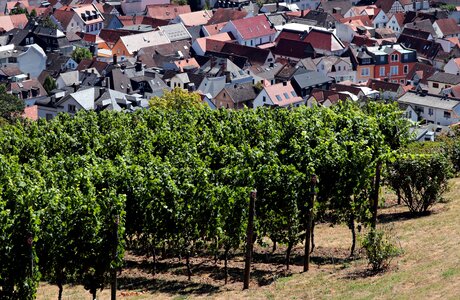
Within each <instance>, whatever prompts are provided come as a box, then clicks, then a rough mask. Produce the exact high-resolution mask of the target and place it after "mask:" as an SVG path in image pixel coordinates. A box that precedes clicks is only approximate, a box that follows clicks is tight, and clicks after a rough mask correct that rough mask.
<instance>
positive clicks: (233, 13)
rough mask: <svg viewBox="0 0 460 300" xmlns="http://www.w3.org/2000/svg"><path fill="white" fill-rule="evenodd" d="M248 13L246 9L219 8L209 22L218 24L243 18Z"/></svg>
mask: <svg viewBox="0 0 460 300" xmlns="http://www.w3.org/2000/svg"><path fill="white" fill-rule="evenodd" d="M247 14H248V13H247V12H246V11H244V10H237V9H232V8H218V9H217V10H216V11H215V12H214V14H213V16H212V17H211V19H209V21H208V24H217V23H222V22H228V21H232V20H238V19H243V18H244V17H246V15H247Z"/></svg>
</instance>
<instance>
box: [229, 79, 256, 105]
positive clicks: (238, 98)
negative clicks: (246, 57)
mask: <svg viewBox="0 0 460 300" xmlns="http://www.w3.org/2000/svg"><path fill="white" fill-rule="evenodd" d="M225 91H226V92H227V94H228V95H229V96H230V97H231V98H232V99H233V102H234V103H242V102H247V101H251V100H254V99H255V98H256V97H257V92H256V90H255V88H254V86H253V84H252V82H248V83H242V84H228V85H227V86H226V87H225Z"/></svg>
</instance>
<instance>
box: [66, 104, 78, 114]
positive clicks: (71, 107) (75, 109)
mask: <svg viewBox="0 0 460 300" xmlns="http://www.w3.org/2000/svg"><path fill="white" fill-rule="evenodd" d="M67 111H68V112H69V113H75V112H76V111H77V108H76V107H75V105H72V104H69V106H67Z"/></svg>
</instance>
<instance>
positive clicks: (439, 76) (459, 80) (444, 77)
mask: <svg viewBox="0 0 460 300" xmlns="http://www.w3.org/2000/svg"><path fill="white" fill-rule="evenodd" d="M427 81H428V93H430V94H435V95H439V94H440V93H441V92H442V91H443V90H445V89H448V88H451V87H453V86H455V85H457V84H460V75H457V74H449V73H445V72H437V73H435V74H433V75H431V76H430V77H429V78H428V79H427Z"/></svg>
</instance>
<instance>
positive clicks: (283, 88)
mask: <svg viewBox="0 0 460 300" xmlns="http://www.w3.org/2000/svg"><path fill="white" fill-rule="evenodd" d="M264 90H265V92H267V95H268V97H270V99H271V100H272V101H273V102H274V103H275V104H278V105H279V106H288V105H291V104H294V103H297V102H300V101H302V97H299V96H296V97H294V96H292V92H294V93H295V91H294V88H293V87H292V85H291V83H290V82H289V81H288V82H284V83H283V82H282V83H277V84H274V85H271V86H267V87H265V88H264ZM286 95H287V97H286ZM296 95H297V94H296ZM277 96H278V97H279V98H280V99H281V100H280V99H278V97H277Z"/></svg>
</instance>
